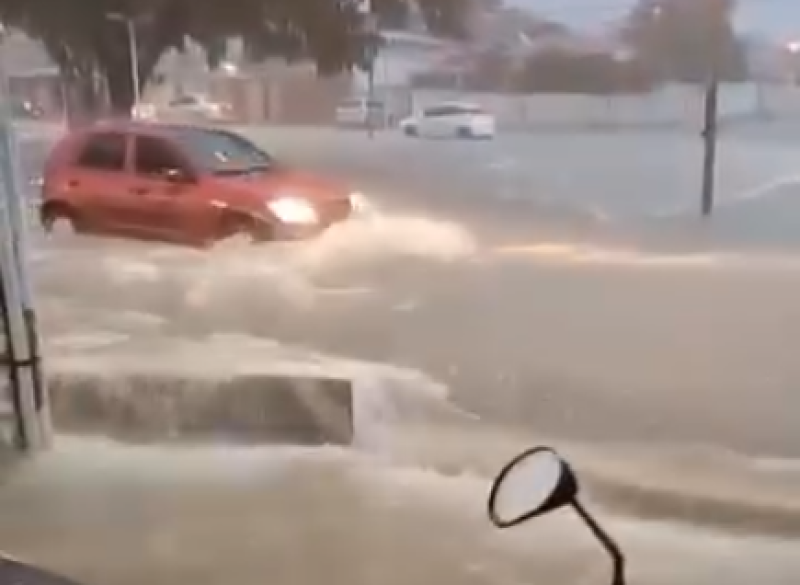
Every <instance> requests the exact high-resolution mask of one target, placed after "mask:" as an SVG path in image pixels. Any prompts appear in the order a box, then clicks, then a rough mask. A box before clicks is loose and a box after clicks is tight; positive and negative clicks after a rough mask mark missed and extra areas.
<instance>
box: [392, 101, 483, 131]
mask: <svg viewBox="0 0 800 585" xmlns="http://www.w3.org/2000/svg"><path fill="white" fill-rule="evenodd" d="M400 129H401V130H402V131H403V132H404V133H405V134H406V135H407V136H419V137H424V138H450V137H458V138H492V137H494V133H495V120H494V116H492V115H491V114H489V113H488V112H486V110H484V109H483V108H481V107H480V106H477V105H474V104H465V103H445V104H439V105H436V106H431V107H428V108H425V109H424V110H422V112H420V113H419V114H416V115H414V116H411V117H409V118H406V119H405V120H403V121H401V122H400Z"/></svg>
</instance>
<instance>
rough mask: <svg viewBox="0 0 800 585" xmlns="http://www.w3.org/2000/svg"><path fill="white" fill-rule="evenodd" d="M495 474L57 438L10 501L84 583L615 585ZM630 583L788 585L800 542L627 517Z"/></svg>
mask: <svg viewBox="0 0 800 585" xmlns="http://www.w3.org/2000/svg"><path fill="white" fill-rule="evenodd" d="M487 487H488V482H487V478H486V477H481V476H479V475H475V474H463V475H457V476H452V475H444V474H441V473H439V472H437V471H435V470H433V469H430V468H426V467H425V466H424V465H413V466H412V465H406V466H404V465H392V464H389V463H388V462H386V461H385V460H382V459H380V458H374V457H369V456H365V455H362V454H357V453H353V452H350V451H339V450H335V449H326V448H319V449H312V450H298V449H294V448H286V449H277V448H269V449H268V448H252V449H242V448H239V449H236V448H223V447H216V448H208V449H178V448H176V449H167V448H164V449H158V448H149V449H142V448H139V449H137V448H132V447H121V446H114V445H110V444H108V443H104V442H102V441H97V442H93V441H86V440H77V439H75V440H70V439H63V440H61V441H60V443H59V446H58V448H57V449H56V450H55V451H54V452H53V453H50V454H48V455H45V456H44V457H43V458H42V459H41V460H39V461H37V462H34V463H30V464H27V465H26V466H25V467H23V468H22V469H17V470H16V471H15V474H14V479H13V481H12V482H11V483H10V484H7V485H5V487H4V489H3V490H2V495H0V507H1V508H2V510H3V523H2V525H0V540H2V542H3V543H4V548H5V549H6V550H9V551H12V552H14V553H16V554H18V555H24V556H25V557H26V558H29V559H33V560H37V561H39V562H41V563H43V564H44V565H45V566H48V567H50V568H54V569H58V570H61V571H63V572H65V573H67V574H69V575H72V576H74V577H77V578H80V579H83V580H84V581H85V582H86V583H92V584H109V585H116V584H119V585H125V584H133V583H140V582H142V581H144V580H146V581H147V582H149V583H156V584H165V585H166V584H172V583H177V582H183V581H186V580H191V581H193V582H198V583H209V584H210V583H221V582H235V583H242V584H248V583H254V584H255V583H260V582H263V580H264V579H265V576H267V577H268V578H270V579H272V580H277V581H279V582H280V583H286V584H294V583H297V584H299V583H309V582H311V583H319V582H350V583H356V584H358V583H363V584H365V585H366V584H371V583H385V584H400V583H407V582H409V581H412V582H430V581H433V580H436V581H438V582H441V583H453V584H459V585H463V584H464V583H468V584H476V585H477V584H487V585H488V584H492V585H500V584H507V583H514V584H516V583H532V584H536V583H542V584H546V583H553V582H559V583H576V584H582V583H605V582H607V581H606V579H607V562H606V559H605V558H604V557H603V556H602V554H600V553H599V552H598V551H597V550H596V548H595V546H596V545H595V543H593V542H592V541H591V540H590V538H589V537H588V536H587V535H586V534H585V532H583V530H584V529H583V528H582V527H580V526H578V525H577V523H576V520H575V519H574V518H572V517H570V516H569V515H568V514H561V515H556V516H553V517H552V518H547V519H544V520H541V521H540V522H539V523H534V524H533V525H531V526H530V527H528V528H521V529H519V530H516V531H509V532H506V533H499V532H497V531H496V530H495V529H494V528H493V527H492V526H491V525H490V524H489V523H488V521H487V519H486V517H485V513H484V509H485V501H484V500H485V497H486V492H487ZM609 527H610V529H611V530H612V531H613V532H614V534H615V535H616V536H617V537H618V538H619V539H620V541H621V543H622V544H623V546H624V547H625V550H626V551H627V552H628V554H629V557H630V563H631V571H632V574H631V582H633V583H644V584H654V585H655V584H664V585H666V584H668V583H687V584H693V585H704V584H709V585H711V584H717V583H720V582H724V583H730V584H732V585H738V584H742V585H744V584H746V583H753V582H760V583H771V584H776V585H784V584H785V585H790V584H792V583H796V581H797V576H798V575H800V559H798V556H797V542H796V541H794V542H791V541H781V540H777V539H775V540H768V539H761V538H758V537H752V536H751V537H734V536H730V535H724V534H714V533H706V532H704V531H702V530H699V529H696V528H695V529H692V528H688V527H679V526H675V525H667V524H652V523H650V524H648V523H643V522H640V521H635V520H622V519H616V520H612V521H610V522H609Z"/></svg>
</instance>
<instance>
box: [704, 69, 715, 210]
mask: <svg viewBox="0 0 800 585" xmlns="http://www.w3.org/2000/svg"><path fill="white" fill-rule="evenodd" d="M718 107H719V76H718V75H717V72H716V67H715V68H714V71H713V72H712V74H711V78H710V80H709V82H708V87H707V88H706V95H705V108H704V118H705V120H704V127H703V146H704V148H703V187H702V196H701V205H700V211H701V213H702V215H703V217H710V216H711V214H712V212H713V211H714V186H715V182H716V181H715V179H716V167H717V126H718V124H717V122H718V115H717V111H718Z"/></svg>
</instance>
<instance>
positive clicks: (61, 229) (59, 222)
mask: <svg viewBox="0 0 800 585" xmlns="http://www.w3.org/2000/svg"><path fill="white" fill-rule="evenodd" d="M42 227H43V228H44V231H46V232H47V233H48V234H53V235H56V236H60V235H73V234H77V233H80V232H81V231H82V230H81V225H80V221H79V220H78V215H77V214H76V213H75V212H74V211H73V210H71V209H69V208H68V207H66V206H61V205H53V206H50V207H45V209H44V210H43V211H42Z"/></svg>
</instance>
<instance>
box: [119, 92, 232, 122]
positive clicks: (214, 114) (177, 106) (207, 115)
mask: <svg viewBox="0 0 800 585" xmlns="http://www.w3.org/2000/svg"><path fill="white" fill-rule="evenodd" d="M133 117H134V118H135V119H137V120H159V121H163V122H179V123H206V122H226V121H229V120H230V119H231V118H232V108H231V106H230V104H225V103H222V102H217V101H214V100H212V99H211V98H209V97H208V96H205V95H203V94H182V95H178V96H176V97H173V98H172V99H170V100H169V101H167V102H165V103H152V102H148V103H144V102H143V103H140V104H137V105H136V106H135V107H134V109H133Z"/></svg>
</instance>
